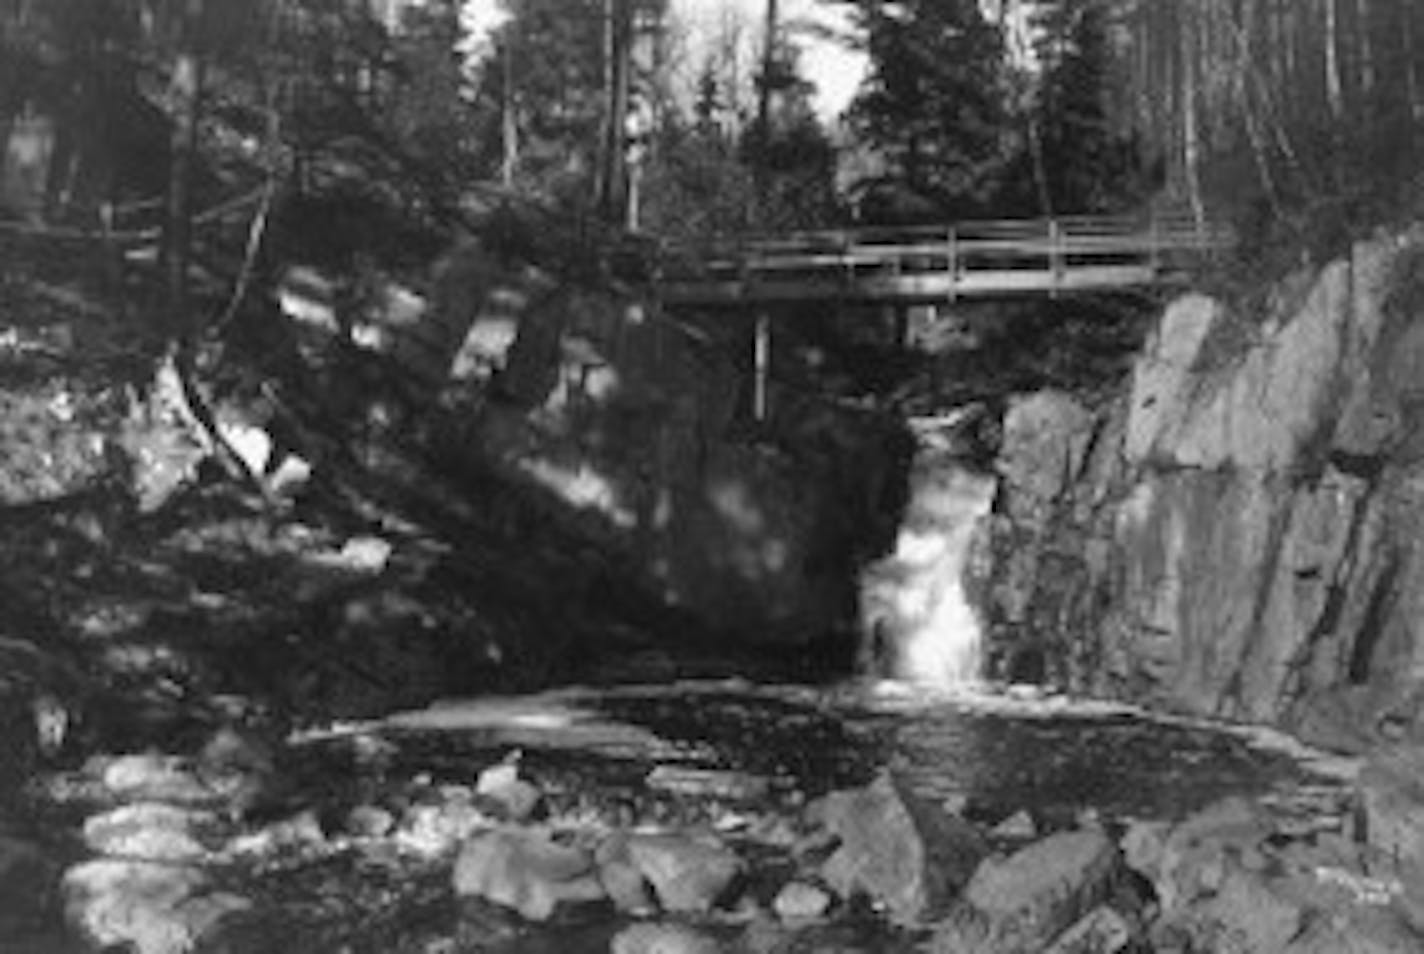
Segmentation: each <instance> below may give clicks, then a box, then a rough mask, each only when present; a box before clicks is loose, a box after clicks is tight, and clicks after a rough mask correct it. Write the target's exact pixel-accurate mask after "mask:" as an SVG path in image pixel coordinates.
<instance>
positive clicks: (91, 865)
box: [63, 858, 251, 954]
mask: <svg viewBox="0 0 1424 954" xmlns="http://www.w3.org/2000/svg"><path fill="white" fill-rule="evenodd" d="M63 892H64V901H65V915H66V918H67V920H68V922H69V924H70V926H71V927H72V928H73V929H74V930H75V931H76V932H77V933H78V934H79V935H80V936H82V937H84V938H85V939H86V940H87V941H88V942H89V943H91V944H93V945H94V947H95V948H97V949H99V950H109V949H110V948H121V949H124V950H131V951H133V952H134V954H187V952H189V951H192V950H195V949H197V948H198V946H199V945H200V944H201V942H202V941H203V940H204V938H207V937H210V936H211V934H212V932H213V930H214V929H215V928H216V927H217V925H218V923H219V922H220V921H221V920H222V919H223V918H225V917H227V916H228V915H230V914H234V913H236V912H239V911H244V910H246V909H247V908H249V907H250V906H251V905H250V902H248V901H247V900H246V899H244V898H241V897H238V896H237V895H234V894H230V893H227V892H224V891H218V890H214V889H213V887H212V886H211V885H210V884H209V883H208V880H207V877H206V875H204V873H203V872H202V871H201V870H199V869H197V868H192V867H187V866H184V865H175V864H170V863H167V862H150V861H127V860H119V859H109V858H105V859H99V860H96V861H89V862H85V863H84V864H81V865H78V866H77V867H74V868H71V869H70V870H69V871H67V872H66V873H65V875H64V882H63Z"/></svg>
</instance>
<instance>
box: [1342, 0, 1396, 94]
mask: <svg viewBox="0 0 1424 954" xmlns="http://www.w3.org/2000/svg"><path fill="white" fill-rule="evenodd" d="M1401 6H1402V7H1403V9H1404V15H1405V16H1406V17H1408V16H1409V3H1407V2H1406V3H1403V4H1401ZM1355 24H1356V26H1355V29H1356V32H1357V33H1358V34H1359V41H1360V53H1359V56H1360V71H1359V74H1360V92H1361V93H1362V94H1363V95H1364V97H1365V98H1366V99H1368V98H1369V97H1370V95H1371V94H1373V93H1374V89H1375V41H1374V36H1373V29H1374V27H1373V21H1372V12H1371V8H1370V0H1355Z"/></svg>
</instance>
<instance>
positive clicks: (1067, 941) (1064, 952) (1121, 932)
mask: <svg viewBox="0 0 1424 954" xmlns="http://www.w3.org/2000/svg"><path fill="white" fill-rule="evenodd" d="M1136 937H1137V931H1136V930H1135V929H1134V928H1133V926H1132V925H1131V924H1130V923H1128V920H1127V918H1125V917H1123V916H1122V914H1121V913H1119V912H1118V911H1116V910H1115V909H1113V908H1110V907H1108V906H1107V905H1105V904H1104V905H1099V906H1098V907H1096V908H1094V909H1093V910H1091V911H1089V912H1088V913H1087V914H1085V915H1083V917H1082V918H1080V919H1079V920H1078V922H1077V923H1076V924H1074V925H1073V926H1072V927H1070V928H1069V929H1068V930H1066V931H1064V932H1063V933H1062V934H1060V935H1058V937H1057V939H1056V940H1054V942H1053V943H1052V944H1051V945H1050V946H1049V947H1047V948H1045V949H1044V952H1043V954H1119V952H1121V951H1125V950H1127V948H1128V946H1129V945H1131V944H1132V943H1133V941H1134V940H1135V939H1136Z"/></svg>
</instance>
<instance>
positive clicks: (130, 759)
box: [101, 752, 213, 802]
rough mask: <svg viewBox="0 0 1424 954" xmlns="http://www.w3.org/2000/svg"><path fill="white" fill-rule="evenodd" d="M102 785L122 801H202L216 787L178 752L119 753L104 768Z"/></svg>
mask: <svg viewBox="0 0 1424 954" xmlns="http://www.w3.org/2000/svg"><path fill="white" fill-rule="evenodd" d="M101 781H102V784H103V786H104V787H105V788H106V789H108V790H109V791H110V792H111V793H112V794H113V795H114V797H115V798H117V799H120V800H123V801H137V800H144V801H155V802H160V801H161V802H202V801H207V800H210V799H212V797H213V790H212V788H211V786H209V785H206V784H205V783H204V782H203V781H202V780H201V779H199V778H198V776H197V775H196V774H195V773H194V772H193V771H191V769H190V768H189V766H188V764H187V762H186V761H185V760H184V759H181V758H179V757H178V756H175V755H162V754H158V753H152V752H150V753H144V754H140V755H120V756H118V757H116V758H114V759H112V760H111V761H109V763H108V764H107V765H106V766H105V767H104V769H103V775H102V779H101Z"/></svg>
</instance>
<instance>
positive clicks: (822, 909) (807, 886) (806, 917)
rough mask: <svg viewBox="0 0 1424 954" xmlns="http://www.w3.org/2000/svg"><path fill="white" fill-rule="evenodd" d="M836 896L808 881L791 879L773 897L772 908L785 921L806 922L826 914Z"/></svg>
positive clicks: (818, 918)
mask: <svg viewBox="0 0 1424 954" xmlns="http://www.w3.org/2000/svg"><path fill="white" fill-rule="evenodd" d="M834 903H835V898H833V897H832V896H831V893H830V892H829V891H827V890H826V889H825V888H822V887H819V886H818V885H814V884H811V883H809V882H806V881H789V882H787V883H786V884H785V885H783V886H782V888H781V890H780V891H778V892H777V893H776V897H775V898H773V899H772V902H771V910H772V911H774V912H776V916H777V917H778V918H780V919H781V920H783V921H788V922H793V923H804V922H806V921H817V920H820V919H821V918H824V917H825V916H826V912H828V911H830V909H831V905H832V904H834Z"/></svg>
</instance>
